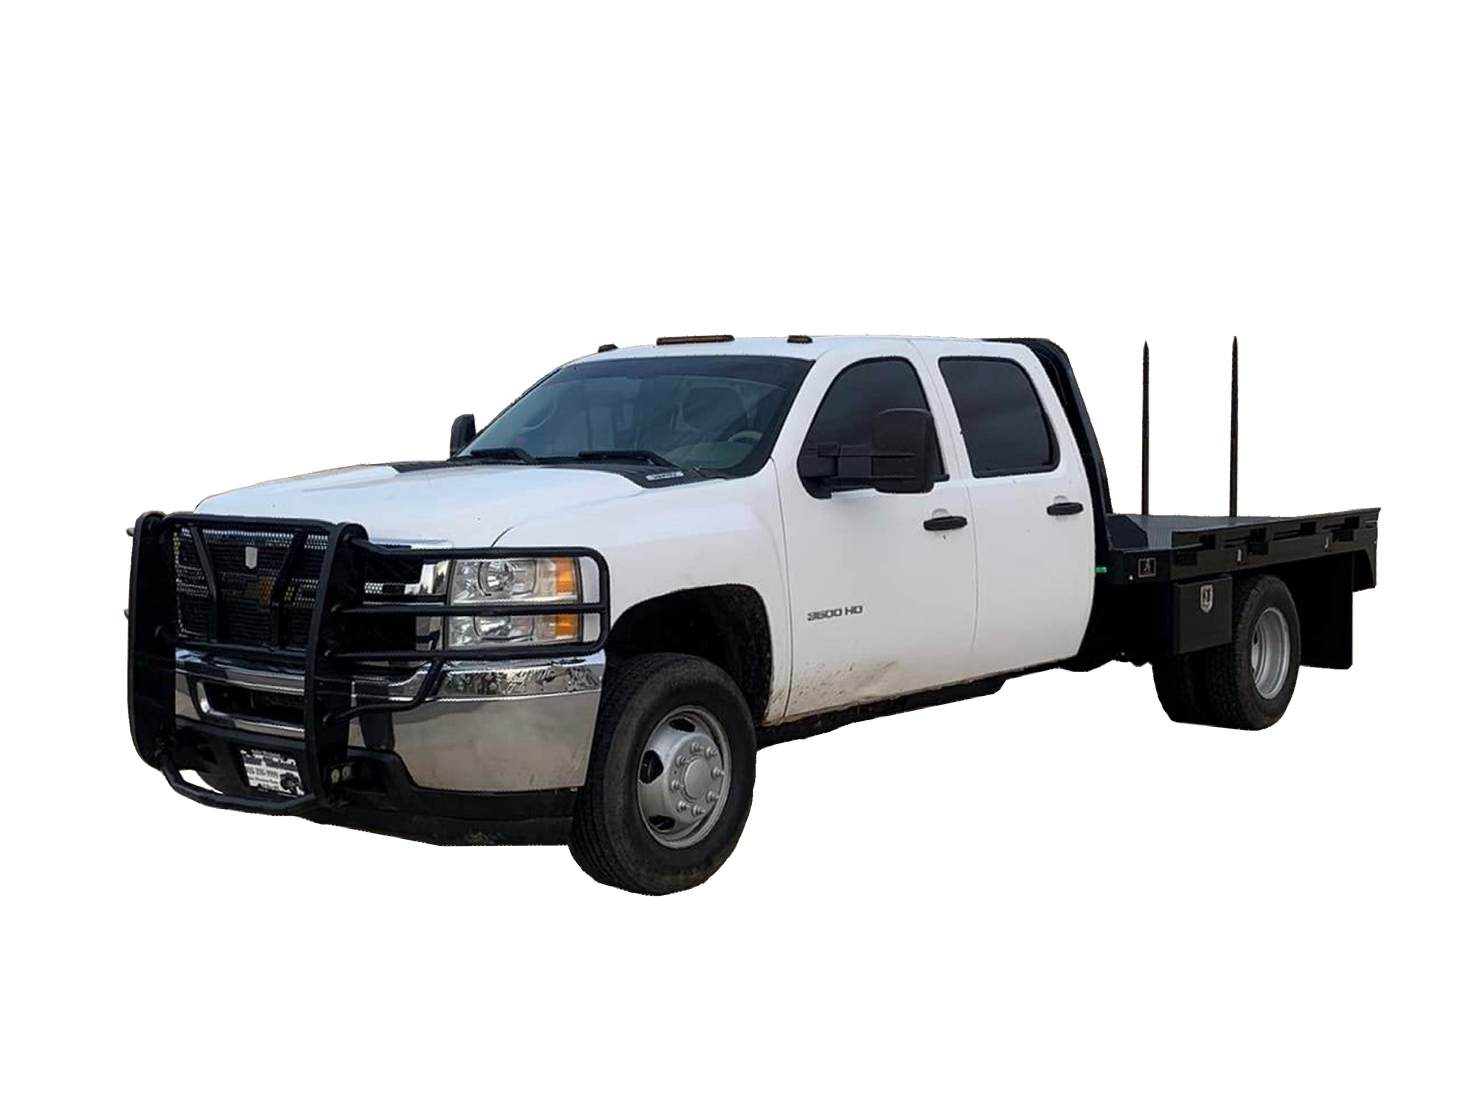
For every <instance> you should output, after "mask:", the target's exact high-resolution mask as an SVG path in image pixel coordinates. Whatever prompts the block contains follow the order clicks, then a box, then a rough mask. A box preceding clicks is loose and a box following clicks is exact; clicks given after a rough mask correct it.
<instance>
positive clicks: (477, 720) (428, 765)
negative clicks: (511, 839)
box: [175, 650, 606, 792]
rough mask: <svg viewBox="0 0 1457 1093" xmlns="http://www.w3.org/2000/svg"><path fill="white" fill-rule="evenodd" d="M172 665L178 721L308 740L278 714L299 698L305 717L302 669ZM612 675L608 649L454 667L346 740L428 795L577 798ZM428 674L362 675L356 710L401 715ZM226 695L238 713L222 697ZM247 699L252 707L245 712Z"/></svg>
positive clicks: (189, 656) (195, 659) (203, 660)
mask: <svg viewBox="0 0 1457 1093" xmlns="http://www.w3.org/2000/svg"><path fill="white" fill-rule="evenodd" d="M176 661H177V673H176V677H175V678H176V700H175V712H176V714H177V715H178V716H179V717H185V718H188V719H190V720H193V721H199V722H202V723H203V724H211V725H217V726H220V727H223V728H230V729H242V730H246V731H250V732H257V733H266V734H269V735H275V736H281V737H291V738H293V739H302V738H303V735H304V731H303V727H302V722H301V719H300V720H299V721H293V720H291V719H290V718H289V717H288V716H287V713H286V712H282V713H280V712H279V711H280V710H283V711H286V710H287V707H288V705H289V703H290V702H293V701H297V703H298V704H299V705H300V708H301V706H302V700H303V694H304V677H303V673H302V672H290V671H280V670H279V669H278V668H276V667H271V666H268V667H266V666H262V665H256V664H249V663H247V662H244V661H240V660H234V659H221V658H218V657H215V656H210V655H202V654H198V653H193V652H188V651H185V650H179V651H178V652H177V654H176ZM605 667H606V655H605V654H604V653H601V652H598V653H594V654H592V655H590V656H585V657H574V658H570V659H563V660H532V661H509V662H500V663H492V662H489V661H460V662H453V663H449V664H447V665H446V667H445V670H444V671H443V672H442V673H441V674H440V676H439V678H438V680H437V681H436V683H435V685H434V688H433V690H434V693H433V694H432V695H430V696H428V697H427V698H426V700H425V701H424V703H423V704H421V705H419V706H416V707H414V708H413V709H408V710H405V711H404V712H401V713H383V714H379V715H364V718H363V719H360V718H356V719H355V720H354V721H352V722H351V723H350V726H349V743H350V746H352V747H361V748H373V749H376V750H381V751H390V752H393V753H394V754H396V755H398V756H399V757H400V759H401V760H402V761H403V762H404V764H405V767H406V769H407V771H408V773H409V776H410V778H411V780H412V781H413V782H414V783H415V784H416V785H417V786H420V787H422V788H425V789H439V790H454V791H461V792H518V791H527V790H549V789H574V788H576V787H578V786H580V785H581V784H582V782H583V781H584V780H585V778H586V773H587V763H588V760H589V759H590V758H591V750H592V732H593V729H594V727H595V725H596V722H597V706H598V702H599V700H600V698H601V692H602V677H603V672H604V670H605ZM426 675H427V669H425V668H421V669H420V670H419V671H417V672H415V673H414V674H413V675H409V676H404V677H400V676H395V677H387V676H377V677H372V676H369V675H365V674H360V675H357V676H356V678H355V680H354V696H353V698H354V703H356V704H357V703H363V702H371V703H374V702H399V703H400V704H401V705H402V706H404V705H405V704H407V703H409V702H410V701H411V700H413V699H415V698H416V697H417V696H418V694H419V690H420V687H421V685H422V684H423V683H424V682H425V680H426ZM225 693H226V695H227V696H228V697H229V698H230V699H232V700H233V702H232V703H231V704H230V703H229V702H225V701H221V700H220V699H221V697H222V696H223V695H224V694H225ZM240 697H241V698H247V699H248V702H247V703H246V704H240V703H239V702H238V701H237V700H238V699H239V698H240ZM258 698H261V699H263V701H261V702H259V701H257V699H258ZM270 700H276V701H270ZM243 705H246V707H247V708H246V709H245V708H243ZM259 708H261V709H264V710H265V711H267V713H265V714H260V713H258V712H257V710H258V709H259ZM371 718H372V719H373V720H372V722H371ZM381 722H383V723H381Z"/></svg>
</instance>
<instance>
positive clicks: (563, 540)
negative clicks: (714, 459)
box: [198, 338, 1093, 724]
mask: <svg viewBox="0 0 1457 1093" xmlns="http://www.w3.org/2000/svg"><path fill="white" fill-rule="evenodd" d="M619 352H622V351H619ZM630 352H631V354H632V355H633V356H653V355H662V356H692V355H698V354H703V355H711V354H735V355H740V354H760V355H775V356H787V357H798V358H801V359H806V358H813V359H814V365H813V367H812V368H811V369H810V371H809V373H808V375H807V376H806V378H805V380H804V383H803V385H802V387H801V389H800V392H799V394H798V396H797V397H796V399H795V401H794V403H793V406H792V408H791V409H790V411H789V414H788V416H787V418H786V420H785V422H784V425H783V428H782V430H781V432H780V435H779V437H778V440H777V442H776V443H775V446H774V448H773V452H772V457H771V458H770V460H769V462H768V463H767V464H766V465H765V466H764V467H763V468H762V469H761V470H759V471H758V472H757V473H755V474H753V475H750V476H748V477H744V478H736V479H714V480H707V481H699V482H689V483H684V484H681V485H675V486H672V487H670V488H664V489H645V488H642V487H640V486H638V485H636V484H635V483H633V482H631V481H629V480H627V479H625V478H623V477H621V476H619V475H616V474H613V473H610V472H608V471H603V470H599V469H588V468H577V467H536V466H511V465H506V466H503V465H487V466H473V465H469V464H465V465H461V466H441V467H435V468H430V469H423V470H410V471H408V472H406V473H401V472H399V471H397V470H395V469H394V468H393V467H392V466H390V465H382V466H367V467H351V468H343V469H340V470H333V471H325V472H322V473H319V474H312V475H304V476H301V477H298V478H289V479H283V480H279V481H276V482H267V483H260V484H258V485H255V486H249V487H246V488H243V489H240V490H234V491H231V492H229V493H222V494H218V495H215V496H213V497H210V498H208V499H207V500H206V501H204V502H203V503H202V504H201V505H199V506H198V511H199V512H203V513H216V514H228V515H236V516H267V517H293V518H308V519H322V520H332V521H352V522H355V523H359V524H361V525H363V526H364V527H365V528H366V529H367V530H368V531H369V533H370V535H371V536H372V537H373V538H375V539H381V540H393V541H411V540H417V541H430V542H437V543H439V542H448V543H451V544H454V545H455V546H459V547H469V546H483V547H484V546H513V545H521V546H530V547H551V546H563V547H569V546H571V547H575V546H581V547H591V548H593V549H595V550H598V551H600V552H601V553H602V555H603V556H604V557H605V558H606V560H607V563H608V568H609V572H610V574H611V578H612V604H611V607H612V617H613V620H614V621H615V620H616V619H617V618H620V617H621V616H622V614H623V613H624V612H625V611H627V610H628V609H630V608H631V607H632V606H633V605H635V604H639V603H642V602H644V601H646V600H649V599H652V598H654V597H658V596H662V595H664V594H667V593H670V592H674V591H678V590H682V589H688V588H695V587H707V586H717V585H743V586H747V587H749V588H752V589H754V590H755V591H757V592H758V594H759V596H760V597H761V599H762V600H763V603H764V606H765V611H766V614H767V616H768V619H769V626H770V637H771V641H772V648H773V669H772V673H773V682H772V687H771V692H770V699H769V704H768V708H767V710H766V711H765V718H764V720H765V722H766V723H768V724H772V723H775V722H778V721H782V720H785V719H792V718H796V717H801V716H805V715H808V714H812V713H816V712H820V711H825V710H832V709H837V708H842V707H846V706H853V705H858V704H861V703H864V702H870V701H874V700H876V699H883V698H888V697H892V696H895V695H901V694H909V693H913V692H917V691H925V690H930V689H934V688H938V687H943V686H947V685H950V684H955V683H959V682H966V681H970V680H974V679H977V678H981V677H984V676H988V675H993V674H999V673H1005V672H1008V671H1015V670H1018V669H1021V668H1028V667H1034V666H1036V665H1039V664H1044V663H1048V662H1051V661H1056V660H1059V659H1063V658H1065V657H1068V656H1071V655H1072V654H1073V653H1075V652H1076V651H1077V648H1078V645H1079V642H1080V641H1081V640H1082V636H1083V631H1084V629H1085V628H1086V625H1087V621H1088V617H1089V612H1090V609H1091V603H1092V589H1093V528H1092V522H1091V518H1090V514H1089V511H1088V509H1089V508H1090V507H1091V506H1090V500H1091V499H1090V497H1089V491H1088V484H1087V481H1086V477H1085V474H1084V471H1083V467H1082V463H1081V461H1080V460H1079V459H1078V456H1077V451H1078V449H1077V445H1076V443H1075V441H1074V438H1073V436H1072V434H1071V430H1070V428H1069V426H1068V423H1067V420H1066V418H1065V416H1064V415H1063V412H1062V409H1061V407H1060V406H1059V404H1058V401H1057V398H1056V396H1055V393H1054V392H1053V391H1052V388H1051V385H1050V384H1049V382H1048V381H1047V379H1046V377H1045V375H1044V374H1043V373H1042V370H1041V369H1040V368H1038V367H1037V366H1036V361H1035V359H1034V358H1033V356H1032V354H1031V353H1030V352H1029V351H1028V350H1026V349H1024V348H1023V347H1021V346H1017V345H1008V344H1002V343H990V342H976V341H952V340H941V339H906V338H827V339H819V338H817V339H815V341H814V342H813V343H812V344H810V345H793V344H786V343H785V342H784V341H783V340H781V339H744V340H738V341H735V342H725V343H717V344H699V345H675V346H671V347H643V348H634V349H632V350H630ZM946 355H982V356H996V357H1001V358H1006V359H1012V360H1015V361H1017V362H1018V363H1019V364H1021V365H1022V366H1023V367H1024V368H1025V369H1026V371H1027V373H1028V375H1029V376H1030V377H1031V378H1032V382H1033V384H1034V386H1035V388H1036V390H1037V393H1038V395H1039V397H1040V398H1041V400H1042V403H1043V406H1044V409H1045V411H1046V414H1047V418H1048V420H1049V422H1050V423H1051V425H1052V428H1053V430H1054V431H1055V433H1056V436H1057V441H1058V445H1059V448H1060V451H1061V457H1062V458H1061V461H1060V463H1059V466H1058V467H1057V469H1056V470H1054V471H1051V472H1047V473H1043V474H1037V475H1025V476H1015V477H1006V478H995V479H978V478H975V477H974V476H973V475H972V473H971V468H970V462H969V460H968V457H967V454H966V449H965V445H964V444H963V442H962V438H961V435H960V429H959V426H958V424H957V419H956V415H955V412H954V409H953V407H952V404H951V400H950V396H949V393H948V391H947V389H946V387H945V384H944V382H943V380H942V378H941V375H940V372H939V369H938V365H937V362H938V360H939V358H940V357H941V356H946ZM878 357H898V358H903V359H905V360H907V361H909V362H910V363H911V364H912V366H913V367H914V368H915V370H916V374H917V376H918V377H919V378H920V380H921V384H922V386H923V388H924V390H925V394H926V398H927V401H928V404H929V406H930V408H931V411H932V413H933V415H934V418H935V423H936V433H937V439H938V441H939V443H940V447H941V451H942V455H943V459H944V462H945V469H946V475H945V477H944V478H943V480H942V481H939V482H937V483H936V484H935V486H934V488H933V489H932V491H931V493H930V494H923V495H915V494H887V493H879V492H876V491H875V490H872V489H862V490H853V491H846V492H837V493H835V494H834V495H833V496H831V497H829V498H816V497H813V496H811V495H810V494H809V492H808V491H807V490H806V488H805V486H804V484H803V483H802V482H801V481H800V480H799V477H798V472H797V469H796V460H797V456H798V453H799V451H800V449H801V447H802V445H803V443H804V440H805V436H806V432H807V431H808V429H809V427H810V424H811V422H812V421H813V419H814V416H815V413H816V411H817V409H818V407H819V405H820V402H821V399H822V398H823V396H824V394H825V392H826V391H827V390H828V389H829V387H830V384H831V383H832V382H833V380H834V378H835V377H836V376H837V375H838V374H839V373H840V372H841V371H842V370H844V369H845V368H847V367H849V366H850V365H852V364H854V363H856V362H858V361H863V360H866V359H868V358H878ZM1057 500H1075V501H1081V502H1082V503H1083V504H1084V506H1085V510H1084V512H1083V513H1082V514H1080V515H1078V516H1074V517H1057V518H1055V517H1050V516H1049V515H1048V514H1047V512H1046V508H1047V505H1048V504H1050V503H1052V502H1054V501H1057ZM944 515H954V516H965V517H967V519H968V521H969V524H968V526H967V527H965V528H963V529H960V530H954V531H943V532H933V531H927V530H926V529H925V528H924V527H923V523H924V521H925V520H927V519H929V518H932V517H934V516H944Z"/></svg>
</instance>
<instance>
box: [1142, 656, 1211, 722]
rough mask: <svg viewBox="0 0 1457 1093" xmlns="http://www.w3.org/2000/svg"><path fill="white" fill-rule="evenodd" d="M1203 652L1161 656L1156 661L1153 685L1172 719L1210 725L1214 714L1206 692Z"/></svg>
mask: <svg viewBox="0 0 1457 1093" xmlns="http://www.w3.org/2000/svg"><path fill="white" fill-rule="evenodd" d="M1202 656H1203V654H1201V653H1182V654H1178V655H1175V656H1167V657H1158V658H1156V659H1155V660H1154V661H1153V685H1154V689H1155V690H1156V691H1157V692H1158V696H1159V704H1160V705H1161V706H1163V708H1164V713H1166V714H1168V715H1169V720H1170V721H1178V722H1180V723H1182V724H1185V725H1208V724H1210V718H1211V716H1212V714H1211V713H1210V710H1209V700H1208V699H1207V698H1206V697H1205V694H1204V678H1203V668H1204V665H1203V663H1202Z"/></svg>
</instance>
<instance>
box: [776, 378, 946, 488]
mask: <svg viewBox="0 0 1457 1093" xmlns="http://www.w3.org/2000/svg"><path fill="white" fill-rule="evenodd" d="M883 410H925V411H926V412H927V413H930V410H931V407H930V406H929V405H928V404H927V402H926V392H925V391H924V390H922V388H921V381H920V379H919V378H917V376H916V370H915V369H914V368H912V367H911V362H910V361H908V360H905V359H903V358H900V357H886V358H884V359H881V360H870V361H859V362H857V363H855V364H852V365H850V367H849V368H846V369H845V370H844V371H843V372H841V373H840V374H839V375H838V376H836V377H835V380H834V382H833V383H831V384H830V389H829V390H828V391H826V392H825V398H824V401H823V402H821V403H820V408H819V411H818V412H817V413H816V414H815V419H814V422H813V424H811V425H810V427H809V433H808V435H807V436H806V437H805V441H804V442H805V446H806V447H809V446H811V445H820V444H838V445H840V446H841V447H858V448H862V449H864V450H865V451H869V450H870V438H871V432H872V430H873V429H874V427H875V416H876V415H877V414H879V413H880V412H881V411H883ZM931 461H932V465H933V466H934V467H935V469H936V477H937V478H938V479H939V478H942V477H944V475H945V472H944V467H943V464H942V462H941V447H940V444H939V442H938V443H937V445H936V449H935V451H934V452H932V459H931ZM869 485H870V483H869V482H868V481H865V482H860V481H852V480H848V479H845V480H841V481H840V482H839V484H838V486H837V488H838V489H864V488H866V487H868V486H869Z"/></svg>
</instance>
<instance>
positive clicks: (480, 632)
mask: <svg viewBox="0 0 1457 1093" xmlns="http://www.w3.org/2000/svg"><path fill="white" fill-rule="evenodd" d="M594 575H595V571H594ZM581 602H582V571H581V567H580V566H579V564H578V562H577V559H575V558H481V559H474V558H471V559H457V560H456V562H455V563H454V565H453V566H452V568H451V573H450V605H451V606H452V607H456V606H467V607H468V606H470V605H471V604H503V605H504V604H508V603H519V604H532V605H537V604H543V605H544V604H562V605H563V606H564V607H566V606H568V605H570V604H574V603H581ZM588 621H589V622H590V623H591V624H592V627H593V629H594V630H595V629H596V628H597V619H596V617H595V616H593V617H592V618H591V619H590V620H588ZM447 630H448V644H450V645H452V646H455V647H456V648H459V647H461V646H467V645H490V644H495V643H497V642H513V643H517V644H526V645H550V644H552V643H556V642H571V643H576V642H581V641H590V640H595V639H596V634H595V633H593V634H587V633H585V632H584V620H583V617H582V615H580V614H577V613H570V612H566V611H564V612H561V613H555V612H553V613H547V614H537V613H533V614H521V615H507V614H492V615H456V616H452V617H451V618H450V620H449V626H448V628H447Z"/></svg>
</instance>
